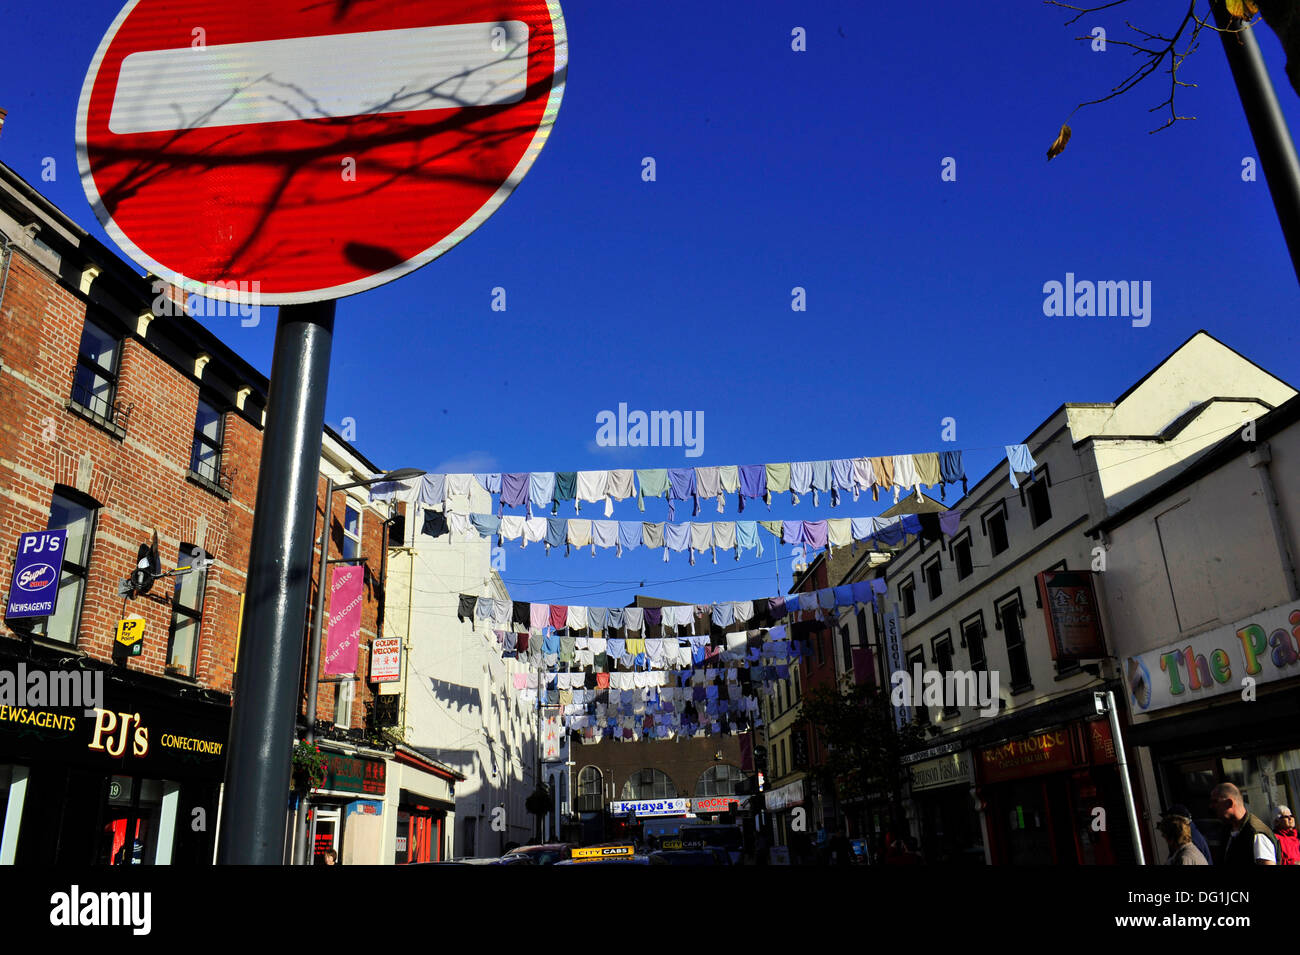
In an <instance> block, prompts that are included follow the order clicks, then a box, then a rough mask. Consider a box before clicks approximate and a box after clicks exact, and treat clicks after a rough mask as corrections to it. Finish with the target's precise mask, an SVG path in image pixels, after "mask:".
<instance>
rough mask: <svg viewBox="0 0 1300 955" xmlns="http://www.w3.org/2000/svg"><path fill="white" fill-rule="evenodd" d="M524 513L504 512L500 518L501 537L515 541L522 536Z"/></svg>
mask: <svg viewBox="0 0 1300 955" xmlns="http://www.w3.org/2000/svg"><path fill="white" fill-rule="evenodd" d="M524 521H525V518H524V515H522V514H506V515H505V516H503V517H502V518H501V539H502V540H508V541H517V540H519V538H521V537H523V536H524Z"/></svg>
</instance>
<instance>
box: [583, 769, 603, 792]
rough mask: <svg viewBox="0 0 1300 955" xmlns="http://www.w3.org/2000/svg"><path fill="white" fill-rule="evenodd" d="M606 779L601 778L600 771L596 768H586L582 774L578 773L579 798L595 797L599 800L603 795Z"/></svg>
mask: <svg viewBox="0 0 1300 955" xmlns="http://www.w3.org/2000/svg"><path fill="white" fill-rule="evenodd" d="M603 786H604V777H602V776H601V773H600V770H599V769H597V768H596V767H595V766H584V767H582V772H580V773H578V798H579V799H581V798H582V797H583V796H594V797H596V798H597V799H599V798H600V797H601V795H603V793H602V789H603Z"/></svg>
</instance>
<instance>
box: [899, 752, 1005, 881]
mask: <svg viewBox="0 0 1300 955" xmlns="http://www.w3.org/2000/svg"><path fill="white" fill-rule="evenodd" d="M917 755H928V754H917ZM910 771H911V783H912V802H913V803H914V804H915V807H916V821H917V827H918V829H919V831H920V847H921V854H922V855H923V856H924V857H925V861H926V862H929V863H931V864H940V865H983V864H985V862H987V856H986V852H985V843H984V831H983V826H982V824H981V820H980V815H979V812H978V810H977V808H976V805H975V795H974V794H975V761H974V759H973V758H972V755H971V752H970V750H967V749H957V750H953V751H951V752H947V753H944V754H942V755H939V756H930V758H928V759H922V760H920V761H917V762H914V763H912V765H911V767H910Z"/></svg>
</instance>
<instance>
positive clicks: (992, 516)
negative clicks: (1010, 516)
mask: <svg viewBox="0 0 1300 955" xmlns="http://www.w3.org/2000/svg"><path fill="white" fill-rule="evenodd" d="M982 523H983V525H984V533H985V534H986V535H987V536H988V539H989V550H990V551H992V553H993V556H994V557H996V556H997V555H998V554H1000V553H1002V552H1003V551H1004V550H1006V549H1007V548H1008V547H1010V546H1011V542H1010V540H1009V539H1008V538H1007V502H1006V501H999V502H998V504H997V506H996V507H994V508H993V509H992V510H991V511H989V512H988V513H987V514H985V515H984V518H983V521H982Z"/></svg>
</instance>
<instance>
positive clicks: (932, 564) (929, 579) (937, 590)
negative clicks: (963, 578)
mask: <svg viewBox="0 0 1300 955" xmlns="http://www.w3.org/2000/svg"><path fill="white" fill-rule="evenodd" d="M921 577H922V579H923V580H924V581H925V586H926V588H927V590H928V591H929V594H930V599H931V600H938V599H939V597H940V596H941V595H942V594H943V582H942V581H941V580H940V579H939V555H938V554H935V555H934V557H932V558H931V559H930V560H928V561H927V562H926V563H925V564H924V565H923V566H922V568H921Z"/></svg>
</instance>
